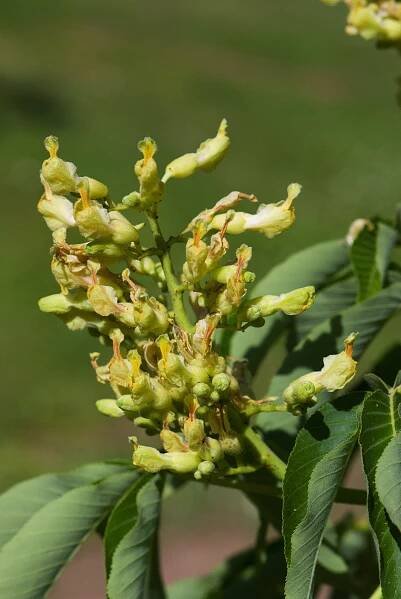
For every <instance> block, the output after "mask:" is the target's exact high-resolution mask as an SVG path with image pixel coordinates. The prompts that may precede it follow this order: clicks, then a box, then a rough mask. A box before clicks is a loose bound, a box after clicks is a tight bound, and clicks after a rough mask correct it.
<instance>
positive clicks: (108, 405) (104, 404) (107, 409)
mask: <svg viewBox="0 0 401 599" xmlns="http://www.w3.org/2000/svg"><path fill="white" fill-rule="evenodd" d="M96 407H97V409H98V410H99V412H100V413H101V414H104V415H105V416H111V417H112V418H121V416H124V412H123V410H121V409H120V408H119V407H118V405H117V402H116V400H115V399H98V400H97V402H96Z"/></svg>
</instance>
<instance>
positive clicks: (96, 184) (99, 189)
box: [78, 177, 109, 200]
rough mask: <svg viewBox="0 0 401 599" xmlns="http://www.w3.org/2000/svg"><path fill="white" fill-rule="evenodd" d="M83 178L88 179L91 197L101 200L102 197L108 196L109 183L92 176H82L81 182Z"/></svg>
mask: <svg viewBox="0 0 401 599" xmlns="http://www.w3.org/2000/svg"><path fill="white" fill-rule="evenodd" d="M82 179H86V181H87V185H88V192H89V197H90V198H91V199H92V200H101V199H102V198H107V196H108V194H109V190H108V187H107V185H105V184H104V183H101V182H100V181H98V180H97V179H92V177H80V178H79V182H80V181H82ZM78 185H79V183H78Z"/></svg>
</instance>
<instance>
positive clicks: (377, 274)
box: [351, 222, 398, 301]
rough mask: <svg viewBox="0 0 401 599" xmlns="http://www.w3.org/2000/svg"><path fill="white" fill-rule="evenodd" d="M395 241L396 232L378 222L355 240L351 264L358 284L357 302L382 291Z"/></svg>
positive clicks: (364, 230)
mask: <svg viewBox="0 0 401 599" xmlns="http://www.w3.org/2000/svg"><path fill="white" fill-rule="evenodd" d="M397 239H398V232H397V231H396V230H395V229H393V228H392V227H389V226H388V225H386V224H384V223H380V222H379V223H375V224H374V225H371V226H370V227H369V226H366V227H365V228H364V229H363V230H362V231H361V233H360V234H359V235H358V237H357V238H356V239H355V241H354V243H353V244H352V247H351V263H352V265H353V268H354V272H355V276H356V277H357V279H358V283H359V292H358V300H359V301H363V300H365V299H367V298H369V297H371V296H373V295H375V294H376V293H377V292H378V291H380V289H382V287H383V283H384V280H385V275H386V271H387V267H388V263H389V260H390V255H391V251H392V249H393V248H394V245H395V243H396V241H397Z"/></svg>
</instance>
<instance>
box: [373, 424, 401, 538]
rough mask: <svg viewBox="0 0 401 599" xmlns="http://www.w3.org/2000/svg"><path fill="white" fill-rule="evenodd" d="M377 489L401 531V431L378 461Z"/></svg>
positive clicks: (392, 519)
mask: <svg viewBox="0 0 401 599" xmlns="http://www.w3.org/2000/svg"><path fill="white" fill-rule="evenodd" d="M376 489H377V492H378V494H379V499H380V501H381V502H382V504H383V505H384V507H385V509H386V511H387V513H388V515H389V516H390V518H391V521H392V522H393V524H394V525H395V526H396V527H397V528H398V530H399V531H401V432H397V433H396V435H395V436H394V437H393V439H391V441H390V442H389V444H388V445H387V447H386V448H385V449H384V451H383V453H382V455H381V456H380V459H379V461H378V462H377V468H376Z"/></svg>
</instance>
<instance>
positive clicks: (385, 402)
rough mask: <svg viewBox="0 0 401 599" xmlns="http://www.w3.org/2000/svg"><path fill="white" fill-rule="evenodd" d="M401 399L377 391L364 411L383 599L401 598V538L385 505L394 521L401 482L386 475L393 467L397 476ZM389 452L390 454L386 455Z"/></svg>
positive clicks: (372, 517)
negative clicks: (395, 493) (396, 492)
mask: <svg viewBox="0 0 401 599" xmlns="http://www.w3.org/2000/svg"><path fill="white" fill-rule="evenodd" d="M400 399H401V398H400V397H399V396H396V395H393V396H392V397H390V396H389V395H387V394H385V393H383V392H382V391H375V392H374V393H369V394H368V395H367V397H366V399H365V402H364V407H363V411H362V428H361V435H360V444H361V448H362V458H363V465H364V470H365V474H366V478H367V482H368V492H369V494H368V509H369V520H370V524H371V527H372V529H373V532H374V535H375V538H376V541H377V543H376V544H377V550H378V557H379V563H380V582H381V588H382V594H383V599H400V598H401V584H400V573H401V534H400V532H399V530H398V529H397V528H396V527H395V526H394V525H393V524H392V523H391V520H390V518H389V516H388V514H387V512H386V509H385V508H384V505H383V503H382V501H381V498H383V499H385V501H386V504H387V506H388V507H389V509H390V512H392V514H393V517H394V516H395V512H396V510H394V503H393V497H394V496H393V497H391V492H392V491H391V486H392V485H395V486H397V485H398V484H399V479H391V481H390V480H389V477H388V475H389V474H390V472H388V474H386V473H384V472H383V468H389V467H390V466H391V472H392V473H393V474H394V470H393V467H394V466H393V462H394V460H393V457H394V456H393V452H394V449H395V447H397V444H396V445H395V446H394V445H393V444H392V443H393V441H394V439H396V438H397V435H398V432H399V431H400V429H401V422H400V415H399V408H400V405H401V401H400ZM387 448H389V451H388V452H387V453H385V452H386V449H387ZM397 457H398V456H397ZM382 458H383V461H381V460H382ZM398 459H399V458H398ZM379 464H381V466H380V469H379ZM379 488H380V491H379ZM389 493H390V494H389Z"/></svg>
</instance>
